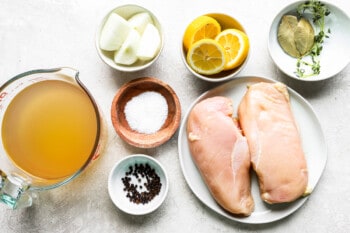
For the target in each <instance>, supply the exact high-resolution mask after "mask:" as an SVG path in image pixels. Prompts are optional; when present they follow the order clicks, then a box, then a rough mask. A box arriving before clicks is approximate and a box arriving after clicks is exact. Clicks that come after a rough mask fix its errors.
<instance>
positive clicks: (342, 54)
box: [268, 1, 350, 81]
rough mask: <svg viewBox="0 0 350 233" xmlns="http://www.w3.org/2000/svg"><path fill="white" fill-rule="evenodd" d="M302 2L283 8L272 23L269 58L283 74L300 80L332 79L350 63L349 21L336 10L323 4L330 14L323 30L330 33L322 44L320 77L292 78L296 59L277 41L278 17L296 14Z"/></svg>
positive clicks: (344, 14)
mask: <svg viewBox="0 0 350 233" xmlns="http://www.w3.org/2000/svg"><path fill="white" fill-rule="evenodd" d="M303 2H305V1H298V2H294V3H292V4H290V5H288V6H286V7H285V8H283V9H282V10H281V11H280V12H279V13H278V14H277V16H276V17H275V18H274V20H273V21H272V24H271V27H270V32H269V39H268V50H269V53H270V56H271V58H272V60H273V61H274V63H275V64H276V65H277V67H278V68H279V69H280V70H281V71H282V72H283V73H285V74H286V75H288V76H290V77H292V78H294V79H298V80H303V81H319V80H323V79H328V78H331V77H334V76H335V75H336V74H338V73H339V72H340V71H342V70H343V69H344V68H345V67H346V66H347V65H348V64H349V62H350V46H349V41H350V26H349V25H350V18H349V16H348V15H347V14H346V13H345V12H344V11H342V10H341V9H339V8H338V7H336V6H334V5H332V4H330V3H326V2H323V1H322V3H324V4H325V5H326V6H327V7H328V9H329V10H330V12H331V14H330V15H328V16H327V17H326V18H325V20H326V21H325V28H326V30H327V29H328V28H330V30H331V34H330V37H329V38H328V39H325V42H324V43H323V50H322V52H321V55H320V64H321V72H320V74H319V75H316V76H311V77H307V78H299V77H297V76H296V75H295V73H294V72H295V70H296V63H297V59H296V58H293V57H291V56H289V55H288V54H286V53H285V52H284V51H283V50H282V48H281V46H280V45H279V43H278V40H277V30H278V26H279V24H280V21H281V18H282V16H283V15H286V14H293V15H296V9H297V7H298V5H299V4H301V3H303ZM305 16H306V18H308V19H309V21H310V22H312V20H311V15H310V14H305Z"/></svg>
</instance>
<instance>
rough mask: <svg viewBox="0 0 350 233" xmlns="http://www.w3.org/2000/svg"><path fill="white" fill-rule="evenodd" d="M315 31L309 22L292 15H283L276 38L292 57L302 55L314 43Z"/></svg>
mask: <svg viewBox="0 0 350 233" xmlns="http://www.w3.org/2000/svg"><path fill="white" fill-rule="evenodd" d="M314 37H315V32H314V29H313V27H312V25H311V24H310V22H309V21H308V20H307V19H305V18H301V19H300V20H298V18H297V17H296V16H294V15H284V16H283V17H282V19H281V23H280V25H279V27H278V32H277V38H278V42H279V44H280V46H281V47H282V49H283V50H284V52H286V53H287V54H289V55H290V56H292V57H296V58H298V57H302V56H303V55H305V54H306V53H307V52H309V51H310V49H311V48H312V46H313V44H314Z"/></svg>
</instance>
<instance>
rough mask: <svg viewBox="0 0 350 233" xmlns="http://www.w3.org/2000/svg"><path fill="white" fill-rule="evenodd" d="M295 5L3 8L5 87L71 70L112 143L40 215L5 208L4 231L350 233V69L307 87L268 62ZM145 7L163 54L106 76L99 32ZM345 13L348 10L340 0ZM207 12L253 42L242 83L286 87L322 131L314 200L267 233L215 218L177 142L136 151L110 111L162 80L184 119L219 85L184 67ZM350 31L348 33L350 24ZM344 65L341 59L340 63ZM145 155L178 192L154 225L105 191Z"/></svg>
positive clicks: (39, 206) (12, 3)
mask: <svg viewBox="0 0 350 233" xmlns="http://www.w3.org/2000/svg"><path fill="white" fill-rule="evenodd" d="M290 2H292V1H289V0H279V1H277V0H273V1H253V0H247V1H219V2H218V1H210V0H203V1H200V2H199V1H161V0H153V1H141V0H134V1H132V2H130V1H126V0H121V1H118V2H116V1H111V0H104V1H93V0H85V1H83V0H72V1H64V0H37V1H19V0H2V1H0V54H1V58H0V82H1V83H3V82H4V81H5V80H7V79H9V78H11V77H13V76H15V75H16V74H19V73H22V72H24V71H27V70H32V69H38V68H53V67H60V66H71V67H74V68H76V69H78V70H80V74H81V80H82V81H83V82H84V83H85V85H86V86H87V87H88V88H89V89H90V90H91V92H92V94H93V95H94V97H95V98H96V100H97V102H98V104H99V105H100V107H101V110H102V112H103V113H104V115H105V117H106V121H107V127H108V139H107V145H106V148H105V152H104V154H103V155H102V157H101V158H100V159H99V160H98V161H97V162H96V163H95V164H94V165H93V166H92V167H90V168H89V169H88V170H87V171H86V172H85V173H83V174H82V175H81V176H79V177H78V178H77V179H75V180H74V181H72V182H71V183H69V184H67V185H65V186H63V187H61V188H58V189H55V190H51V191H47V192H42V193H40V194H39V195H38V196H37V198H35V204H34V206H32V207H30V208H27V209H20V210H15V211H13V210H9V209H6V208H5V206H0V232H1V233H3V232H4V233H7V232H29V233H34V232H35V233H41V232H51V233H55V232H81V233H83V232H84V233H85V232H86V233H88V232H284V231H286V230H288V232H312V233H313V232H349V230H350V226H349V223H350V217H349V216H350V215H349V213H348V212H349V211H350V195H349V193H350V185H349V182H348V177H349V176H350V169H349V164H350V156H349V152H350V144H349V138H350V127H349V124H348V115H350V104H349V98H350V67H349V66H347V67H346V68H345V69H344V70H343V71H342V72H341V73H339V74H338V75H337V76H335V77H334V78H333V79H330V80H327V81H320V82H317V83H305V82H299V81H295V80H292V79H290V78H288V77H286V76H284V75H283V74H282V73H281V72H280V71H279V70H278V69H277V67H276V66H274V64H273V62H272V60H271V59H270V57H269V54H268V50H267V35H268V31H269V25H270V23H271V21H272V19H273V17H274V15H275V14H277V12H278V11H279V10H280V9H281V8H283V7H284V6H285V5H286V4H288V3H290ZM126 3H136V4H140V5H142V6H144V7H146V8H148V9H150V10H151V11H153V12H154V14H155V15H157V16H158V17H159V19H160V21H161V22H162V24H163V28H164V32H165V46H164V49H163V51H162V54H161V57H160V59H159V60H158V61H157V62H156V63H155V64H154V65H153V66H152V67H150V68H148V69H146V70H144V71H140V72H136V73H121V72H117V71H114V70H112V69H110V68H109V67H107V66H106V65H105V64H104V63H103V62H102V61H101V60H100V59H99V57H98V55H97V53H96V49H95V47H94V36H95V30H96V27H97V26H98V24H99V22H100V20H101V19H102V17H103V16H104V14H105V13H107V12H108V11H109V10H110V9H111V8H113V7H115V6H117V5H121V4H126ZM332 3H333V4H335V5H338V6H339V7H340V8H341V9H343V10H344V11H345V12H347V14H350V3H349V2H348V1H346V0H334V1H332ZM209 12H223V13H228V14H232V15H233V16H234V17H235V18H237V19H238V20H240V21H241V23H242V24H243V25H244V26H245V28H246V30H247V33H248V34H249V36H250V39H251V56H250V60H249V62H248V64H247V66H246V67H245V69H244V70H243V71H242V72H241V73H240V75H242V76H243V75H255V76H263V77H269V78H272V79H276V80H279V81H282V82H284V83H286V84H287V85H289V86H290V87H291V88H293V89H294V90H296V91H297V92H298V93H300V94H301V95H302V96H303V97H304V98H306V99H307V100H308V101H309V102H310V104H311V105H312V106H313V108H314V110H315V111H316V113H317V114H318V116H319V120H320V122H321V125H322V127H323V130H324V133H325V137H326V141H327V146H328V161H327V165H326V168H325V171H324V173H323V175H322V178H321V180H320V182H319V184H318V186H317V188H316V190H314V193H313V194H312V195H311V196H310V198H309V200H308V201H307V202H306V203H305V205H303V206H302V207H301V208H300V209H299V210H298V211H296V212H295V213H294V214H292V215H291V216H289V217H287V218H285V219H283V220H280V221H277V222H274V223H271V224H264V225H245V224H240V223H237V222H234V221H232V220H228V219H226V218H224V217H221V216H219V215H217V214H215V213H214V212H213V211H211V210H209V209H208V208H207V207H206V206H204V205H203V204H202V203H201V202H200V201H199V200H198V199H197V198H196V197H195V196H194V194H193V193H192V191H191V190H190V188H189V187H188V186H187V184H186V182H185V179H184V176H183V174H182V171H181V167H180V163H179V159H178V149H177V136H178V133H176V134H175V135H174V136H173V137H172V138H171V140H170V141H169V142H167V143H166V144H164V145H162V146H159V147H157V148H155V149H137V148H134V147H132V146H129V145H127V144H126V143H124V142H123V141H122V140H121V139H120V138H119V137H118V136H117V134H116V133H115V132H114V129H113V127H112V125H111V120H110V104H111V102H112V99H113V97H114V95H115V93H116V91H117V90H118V88H119V87H120V86H121V85H123V84H124V83H126V82H127V81H130V80H131V79H133V78H136V77H141V76H154V77H157V78H159V79H161V80H163V81H165V82H167V83H168V84H169V85H170V86H171V87H172V88H173V89H174V90H175V92H176V93H177V95H178V96H179V99H180V102H181V105H182V110H183V112H186V111H187V108H188V107H189V105H190V104H191V103H192V101H193V100H194V99H195V98H196V97H197V96H198V95H200V94H201V93H203V92H204V91H206V90H208V89H210V88H212V87H214V86H216V85H217V84H210V83H206V82H204V81H201V80H198V79H196V78H194V76H193V75H191V74H190V72H188V71H187V70H186V68H185V66H184V64H183V63H182V60H181V58H180V43H181V35H182V33H183V30H184V28H185V27H186V25H187V24H188V22H189V21H190V20H192V19H193V18H194V17H195V16H197V15H201V14H204V13H209ZM349 26H350V25H349ZM334 62H336V58H335V59H334ZM135 153H143V154H148V155H151V156H153V157H154V158H156V159H158V160H159V161H160V162H161V163H162V164H163V165H164V167H165V168H166V170H167V172H168V176H169V181H170V187H169V193H168V196H167V198H166V200H165V202H164V203H163V205H162V206H161V207H160V208H159V209H158V210H157V211H156V212H154V213H152V214H149V215H146V216H139V217H135V216H129V215H126V214H124V213H122V212H121V211H119V210H118V209H117V208H116V207H115V206H114V205H113V203H112V202H111V200H110V199H109V196H108V192H107V178H108V173H109V171H110V169H111V168H112V166H113V165H114V163H115V162H117V161H118V160H119V159H121V158H123V157H125V156H127V155H129V154H135Z"/></svg>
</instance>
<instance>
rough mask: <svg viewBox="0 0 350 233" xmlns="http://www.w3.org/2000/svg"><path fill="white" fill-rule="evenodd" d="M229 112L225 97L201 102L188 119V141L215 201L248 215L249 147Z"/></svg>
mask: <svg viewBox="0 0 350 233" xmlns="http://www.w3.org/2000/svg"><path fill="white" fill-rule="evenodd" d="M232 113H233V107H232V101H231V100H230V99H228V98H226V97H220V96H217V97H212V98H208V99H205V100H203V101H201V102H200V103H198V104H197V105H196V106H195V107H194V108H193V109H192V111H191V113H190V115H189V118H188V123H187V133H188V142H189V147H190V151H191V154H192V158H193V159H194V161H195V164H196V165H197V167H198V169H199V170H200V173H201V175H202V177H203V179H204V181H205V183H206V185H207V187H208V188H209V190H210V192H211V194H212V196H213V197H214V199H215V200H216V201H217V203H219V205H220V206H221V207H223V208H224V209H225V210H227V211H229V212H231V213H234V214H239V215H244V216H248V215H250V214H251V213H252V211H253V209H254V201H253V198H252V196H251V190H250V175H249V170H250V157H249V150H248V144H247V140H246V138H245V137H243V136H242V134H241V132H240V130H239V128H238V127H237V122H236V121H234V119H233V118H232Z"/></svg>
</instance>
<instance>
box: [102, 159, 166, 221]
mask: <svg viewBox="0 0 350 233" xmlns="http://www.w3.org/2000/svg"><path fill="white" fill-rule="evenodd" d="M137 158H139V159H143V160H145V161H151V162H152V164H155V166H156V167H158V168H159V170H160V171H161V172H162V175H163V176H162V177H164V183H162V188H165V190H164V192H162V196H160V198H159V200H158V202H157V204H156V205H153V207H152V208H144V209H145V211H143V212H141V211H140V212H133V211H130V210H128V209H125V208H122V207H121V206H119V205H118V203H116V199H117V198H118V196H117V195H116V194H115V193H113V191H112V183H113V181H114V180H115V179H114V178H115V177H114V176H113V175H114V173H115V172H116V171H117V169H118V168H119V166H121V165H122V164H123V163H126V162H128V161H131V162H132V161H135V159H137ZM158 175H159V174H158ZM168 192H169V178H168V174H167V172H166V169H165V167H164V166H163V165H162V163H161V162H160V161H158V160H157V159H155V158H153V157H152V156H150V155H146V154H141V153H140V154H131V155H127V156H125V157H123V158H121V159H120V160H118V161H117V162H116V163H115V164H114V165H113V167H112V169H111V170H110V172H109V174H108V195H109V197H110V199H111V200H112V202H113V204H114V205H115V206H116V207H117V208H118V209H120V210H121V211H123V212H125V213H127V214H131V215H145V214H149V213H152V212H154V211H155V210H157V209H158V208H159V207H160V206H161V205H162V204H163V202H164V201H165V199H166V197H167V195H168Z"/></svg>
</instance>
